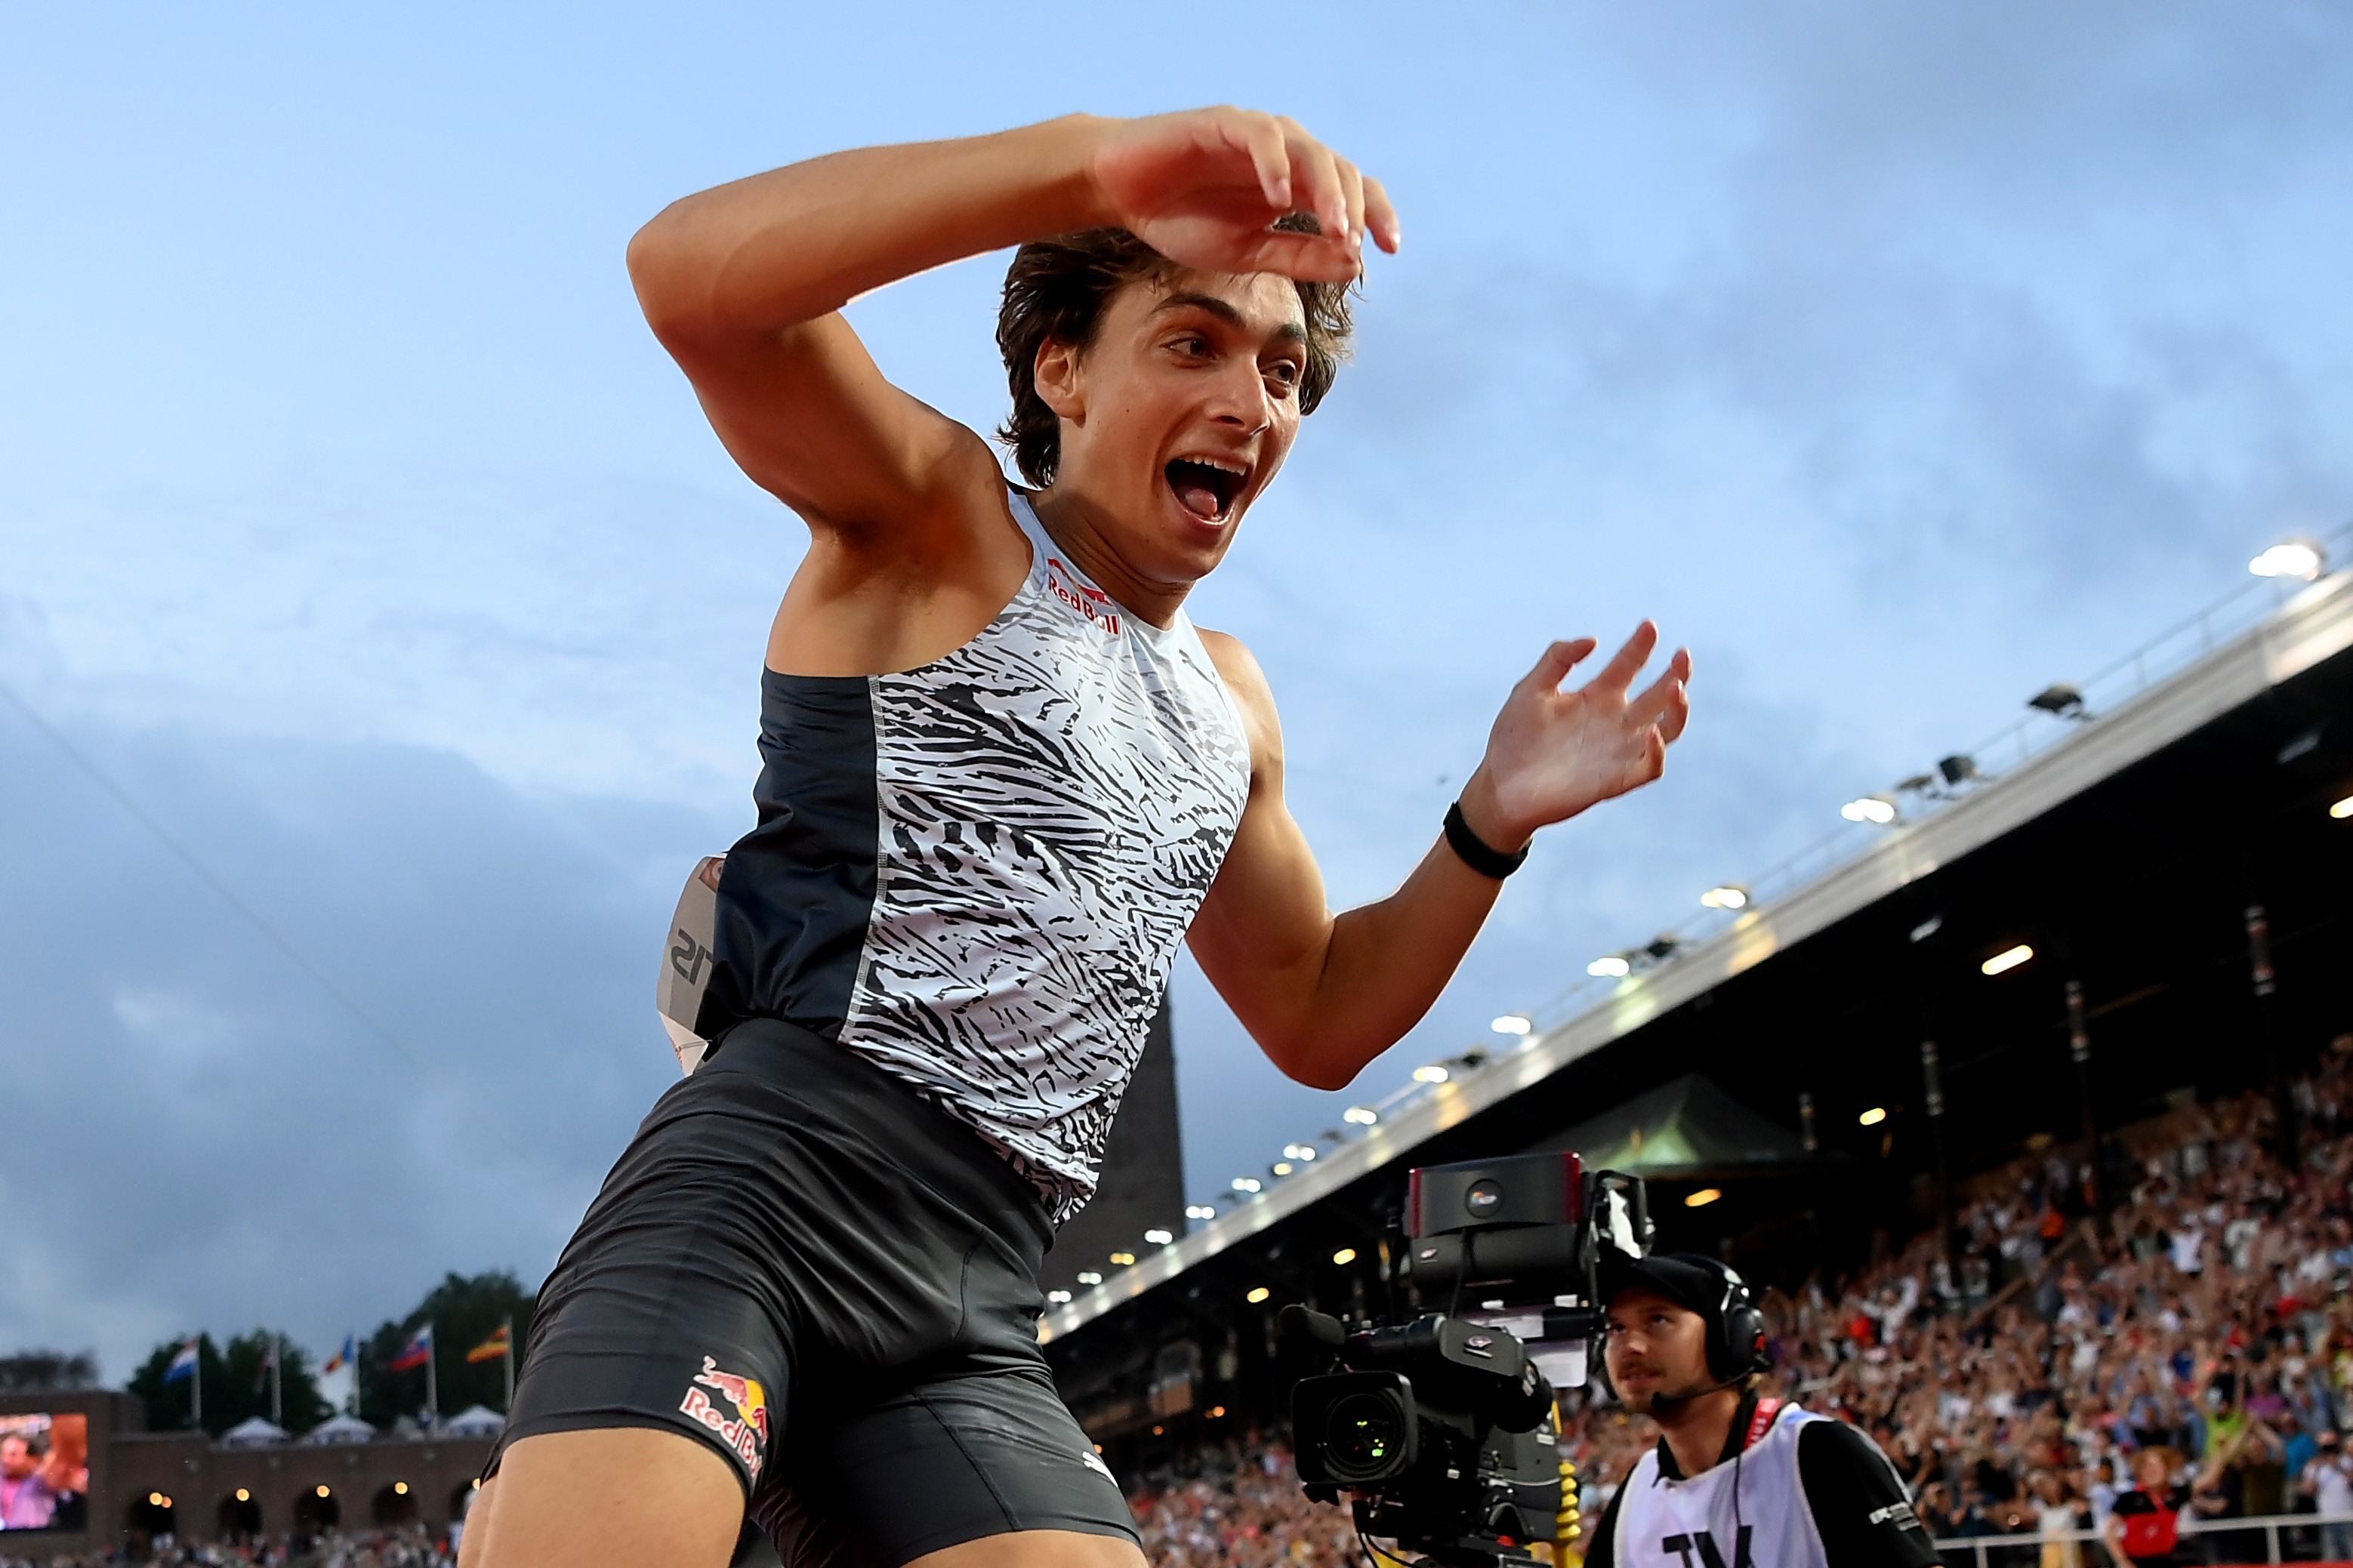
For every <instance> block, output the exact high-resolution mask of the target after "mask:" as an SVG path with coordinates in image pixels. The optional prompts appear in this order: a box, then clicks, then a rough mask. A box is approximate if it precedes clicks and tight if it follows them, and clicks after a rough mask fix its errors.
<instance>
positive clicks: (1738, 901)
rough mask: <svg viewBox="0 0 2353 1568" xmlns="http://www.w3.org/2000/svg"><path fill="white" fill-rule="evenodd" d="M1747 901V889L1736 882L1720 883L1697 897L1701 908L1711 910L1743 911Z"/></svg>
mask: <svg viewBox="0 0 2353 1568" xmlns="http://www.w3.org/2000/svg"><path fill="white" fill-rule="evenodd" d="M1748 900H1749V892H1748V889H1746V888H1744V887H1742V886H1741V885H1740V884H1739V883H1737V882H1725V883H1721V884H1719V885H1717V886H1715V887H1713V888H1710V889H1708V890H1707V891H1706V892H1704V893H1702V894H1701V895H1700V896H1699V901H1700V904H1701V906H1702V907H1703V908H1705V909H1711V910H1745V909H1746V908H1747V907H1748Z"/></svg>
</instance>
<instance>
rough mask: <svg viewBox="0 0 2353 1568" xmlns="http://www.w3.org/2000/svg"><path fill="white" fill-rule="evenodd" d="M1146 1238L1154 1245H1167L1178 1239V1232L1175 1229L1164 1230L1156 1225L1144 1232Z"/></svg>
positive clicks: (1146, 1240)
mask: <svg viewBox="0 0 2353 1568" xmlns="http://www.w3.org/2000/svg"><path fill="white" fill-rule="evenodd" d="M1144 1239H1145V1242H1146V1243H1148V1244H1149V1245H1151V1246H1153V1247H1166V1246H1167V1245H1168V1244H1169V1243H1170V1242H1172V1241H1174V1240H1176V1232H1175V1231H1170V1230H1163V1229H1161V1228H1160V1227H1159V1226H1156V1225H1155V1226H1153V1227H1152V1228H1151V1229H1150V1230H1147V1231H1145V1233H1144Z"/></svg>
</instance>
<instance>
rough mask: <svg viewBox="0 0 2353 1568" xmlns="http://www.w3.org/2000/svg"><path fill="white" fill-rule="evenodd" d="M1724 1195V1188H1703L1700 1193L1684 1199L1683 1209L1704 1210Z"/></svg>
mask: <svg viewBox="0 0 2353 1568" xmlns="http://www.w3.org/2000/svg"><path fill="white" fill-rule="evenodd" d="M1723 1195H1724V1189H1723V1188H1722V1187H1702V1188H1701V1189H1700V1190H1699V1191H1697V1192H1695V1193H1694V1194H1691V1195H1690V1196H1689V1197H1687V1198H1685V1199H1683V1207H1685V1208H1687V1209H1704V1208H1705V1207H1707V1205H1710V1204H1712V1203H1714V1202H1715V1200H1716V1199H1718V1198H1720V1197H1722V1196H1723Z"/></svg>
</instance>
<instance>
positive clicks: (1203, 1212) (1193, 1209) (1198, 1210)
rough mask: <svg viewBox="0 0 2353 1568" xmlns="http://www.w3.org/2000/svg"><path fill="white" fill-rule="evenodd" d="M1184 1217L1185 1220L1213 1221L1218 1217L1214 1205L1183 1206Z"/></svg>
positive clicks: (1216, 1208) (1216, 1207) (1216, 1206)
mask: <svg viewBox="0 0 2353 1568" xmlns="http://www.w3.org/2000/svg"><path fill="white" fill-rule="evenodd" d="M1185 1217H1186V1218H1187V1219H1215V1218H1217V1217H1218V1205H1215V1204H1187V1205H1185Z"/></svg>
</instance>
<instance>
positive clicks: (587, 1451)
mask: <svg viewBox="0 0 2353 1568" xmlns="http://www.w3.org/2000/svg"><path fill="white" fill-rule="evenodd" d="M477 1518H479V1519H480V1525H479V1526H478V1525H477V1524H476V1523H475V1522H474V1521H475V1520H476V1519H477ZM743 1519H744V1490H743V1487H742V1485H741V1483H740V1482H738V1481H737V1480H736V1479H735V1471H734V1467H733V1466H732V1465H731V1464H729V1463H728V1461H727V1460H725V1459H723V1458H721V1457H720V1456H719V1454H718V1453H717V1451H715V1450H714V1449H712V1447H710V1446H709V1445H708V1444H705V1443H701V1442H698V1441H696V1440H695V1439H694V1438H691V1437H689V1436H684V1435H682V1434H681V1433H677V1432H669V1431H662V1430H659V1429H656V1428H653V1427H626V1426H625V1427H603V1428H597V1429H594V1430H589V1431H580V1432H550V1433H543V1434H541V1435H539V1436H531V1437H524V1438H522V1439H520V1440H519V1441H517V1442H516V1443H515V1445H514V1446H513V1447H511V1448H509V1449H508V1450H507V1451H506V1452H505V1454H503V1455H502V1456H501V1458H500V1460H499V1473H498V1475H497V1476H496V1477H495V1478H493V1479H491V1481H489V1482H487V1483H486V1484H485V1485H484V1486H483V1488H482V1490H481V1492H480V1494H479V1495H478V1497H477V1499H476V1501H475V1505H474V1513H473V1514H472V1515H470V1517H469V1521H468V1525H467V1530H466V1535H465V1539H464V1540H463V1541H462V1542H460V1550H461V1552H464V1554H465V1558H466V1561H465V1563H464V1568H555V1565H556V1564H562V1565H563V1568H639V1565H643V1568H670V1565H671V1564H677V1565H678V1568H725V1564H726V1563H727V1562H728V1560H729V1558H731V1557H732V1556H733V1555H734V1551H735V1543H736V1538H737V1536H738V1534H739V1533H740V1532H741V1529H742V1525H743ZM478 1530H479V1531H480V1533H479V1535H478V1534H477V1531H478Z"/></svg>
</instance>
